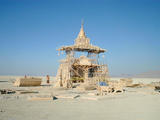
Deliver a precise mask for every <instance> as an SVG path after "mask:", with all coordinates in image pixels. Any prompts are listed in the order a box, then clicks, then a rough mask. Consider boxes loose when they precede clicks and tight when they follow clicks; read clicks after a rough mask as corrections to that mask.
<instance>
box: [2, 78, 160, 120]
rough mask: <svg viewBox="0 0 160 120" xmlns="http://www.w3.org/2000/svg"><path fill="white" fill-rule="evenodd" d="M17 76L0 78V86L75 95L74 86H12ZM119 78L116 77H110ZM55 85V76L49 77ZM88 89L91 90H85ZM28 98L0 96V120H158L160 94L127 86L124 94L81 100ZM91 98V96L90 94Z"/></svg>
mask: <svg viewBox="0 0 160 120" xmlns="http://www.w3.org/2000/svg"><path fill="white" fill-rule="evenodd" d="M15 78H16V77H12V76H6V77H4V76H3V77H0V89H13V90H36V91H39V93H38V95H39V94H40V95H51V94H65V93H66V92H68V93H72V94H78V91H76V90H74V89H72V90H71V89H69V90H65V89H59V90H57V89H55V88H53V86H52V85H51V86H46V85H45V79H43V84H44V85H43V86H40V87H14V86H13V83H12V81H13V80H14V79H15ZM112 79H119V78H112ZM51 81H52V83H53V84H54V78H51ZM133 81H134V82H135V83H136V82H144V83H150V82H152V81H160V79H158V78H148V79H147V78H135V79H134V78H133ZM88 92H90V91H88ZM79 94H80V97H77V98H75V99H63V98H62V99H57V100H29V98H30V97H32V96H36V95H37V94H36V93H30V94H17V93H15V94H3V95H0V120H160V93H158V92H155V91H154V90H153V89H150V88H126V91H125V92H124V93H117V94H109V95H106V96H100V97H98V99H97V100H88V99H82V98H83V97H84V98H85V94H83V93H79ZM91 97H94V96H91Z"/></svg>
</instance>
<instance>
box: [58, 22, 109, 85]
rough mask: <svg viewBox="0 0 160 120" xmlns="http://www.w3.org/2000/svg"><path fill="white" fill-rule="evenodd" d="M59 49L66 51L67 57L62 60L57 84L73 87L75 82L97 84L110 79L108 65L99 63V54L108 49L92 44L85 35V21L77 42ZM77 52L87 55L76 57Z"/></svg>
mask: <svg viewBox="0 0 160 120" xmlns="http://www.w3.org/2000/svg"><path fill="white" fill-rule="evenodd" d="M58 51H59V52H60V53H61V51H65V53H66V58H65V59H63V60H61V61H60V66H59V68H58V72H57V76H56V79H57V81H58V82H57V85H56V86H59V87H67V88H71V87H72V85H73V83H75V82H80V83H81V82H83V83H89V84H96V83H97V82H98V81H107V80H109V74H108V67H107V65H106V64H100V63H99V54H100V53H104V52H106V50H105V49H102V48H100V47H98V46H94V45H92V44H90V39H89V38H87V37H86V35H85V32H84V29H83V23H82V24H81V29H80V32H79V34H78V37H77V38H76V39H75V44H74V45H71V46H63V47H61V48H59V49H58ZM76 52H85V53H87V55H86V56H84V55H82V56H79V57H78V58H76V57H75V53H76Z"/></svg>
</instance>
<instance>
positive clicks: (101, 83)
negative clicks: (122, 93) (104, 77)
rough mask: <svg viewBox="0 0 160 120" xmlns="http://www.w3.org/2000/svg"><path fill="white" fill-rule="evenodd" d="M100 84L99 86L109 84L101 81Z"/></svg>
mask: <svg viewBox="0 0 160 120" xmlns="http://www.w3.org/2000/svg"><path fill="white" fill-rule="evenodd" d="M98 85H99V86H108V85H107V83H106V82H99V83H98Z"/></svg>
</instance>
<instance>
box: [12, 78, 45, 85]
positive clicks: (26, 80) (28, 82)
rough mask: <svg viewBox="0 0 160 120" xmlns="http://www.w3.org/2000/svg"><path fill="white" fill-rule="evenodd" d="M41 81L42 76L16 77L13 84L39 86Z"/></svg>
mask: <svg viewBox="0 0 160 120" xmlns="http://www.w3.org/2000/svg"><path fill="white" fill-rule="evenodd" d="M41 82H42V78H35V77H29V78H18V79H16V81H15V83H14V86H17V87H21V86H40V85H41Z"/></svg>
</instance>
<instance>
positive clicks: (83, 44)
mask: <svg viewBox="0 0 160 120" xmlns="http://www.w3.org/2000/svg"><path fill="white" fill-rule="evenodd" d="M58 50H59V51H61V50H66V51H69V50H74V51H86V52H91V53H101V52H106V50H105V49H102V48H100V47H98V46H94V45H91V44H90V39H89V38H87V37H86V35H85V32H84V29H83V23H82V24H81V29H80V32H79V34H78V36H77V38H76V39H75V43H74V45H71V46H64V47H61V48H60V49H58Z"/></svg>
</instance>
